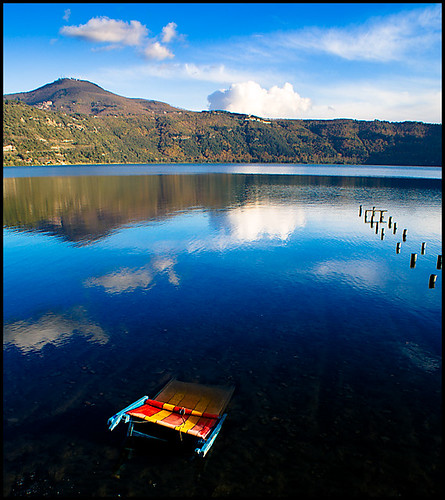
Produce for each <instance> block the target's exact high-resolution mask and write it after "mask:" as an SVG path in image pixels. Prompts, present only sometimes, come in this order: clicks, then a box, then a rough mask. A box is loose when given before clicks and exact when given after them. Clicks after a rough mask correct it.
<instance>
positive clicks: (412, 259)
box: [409, 253, 417, 269]
mask: <svg viewBox="0 0 445 500" xmlns="http://www.w3.org/2000/svg"><path fill="white" fill-rule="evenodd" d="M416 260H417V254H416V253H412V254H411V260H410V263H409V267H410V268H411V269H414V268H415V267H416Z"/></svg>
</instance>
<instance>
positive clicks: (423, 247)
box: [420, 242, 426, 255]
mask: <svg viewBox="0 0 445 500" xmlns="http://www.w3.org/2000/svg"><path fill="white" fill-rule="evenodd" d="M425 248H426V243H425V242H423V243H422V248H421V249H420V253H421V254H422V255H425Z"/></svg>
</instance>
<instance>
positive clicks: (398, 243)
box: [396, 241, 402, 253]
mask: <svg viewBox="0 0 445 500" xmlns="http://www.w3.org/2000/svg"><path fill="white" fill-rule="evenodd" d="M401 245H402V244H401V243H400V241H398V242H397V245H396V253H400V246H401Z"/></svg>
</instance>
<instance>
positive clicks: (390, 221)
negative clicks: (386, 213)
mask: <svg viewBox="0 0 445 500" xmlns="http://www.w3.org/2000/svg"><path fill="white" fill-rule="evenodd" d="M391 226H392V217H390V218H389V219H388V227H389V228H390V229H391Z"/></svg>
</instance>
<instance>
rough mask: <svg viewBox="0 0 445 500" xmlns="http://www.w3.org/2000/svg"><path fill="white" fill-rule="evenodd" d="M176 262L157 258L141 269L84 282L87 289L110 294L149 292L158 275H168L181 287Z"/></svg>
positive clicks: (171, 280)
mask: <svg viewBox="0 0 445 500" xmlns="http://www.w3.org/2000/svg"><path fill="white" fill-rule="evenodd" d="M175 263H176V261H175V259H173V258H171V257H156V258H154V259H153V261H152V263H151V264H149V265H146V266H143V267H140V268H133V269H130V268H121V269H119V270H118V271H115V272H112V273H108V274H105V275H104V276H99V277H92V278H89V279H87V280H85V281H84V286H85V287H93V286H98V287H102V288H103V289H104V290H105V292H106V293H108V294H119V293H125V292H133V291H135V290H136V289H141V290H149V289H150V288H152V287H153V286H154V285H155V277H156V275H160V274H166V275H167V279H168V282H169V283H170V284H172V285H175V286H178V285H179V277H178V275H177V274H176V272H175V270H174V268H173V267H174V265H175Z"/></svg>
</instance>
